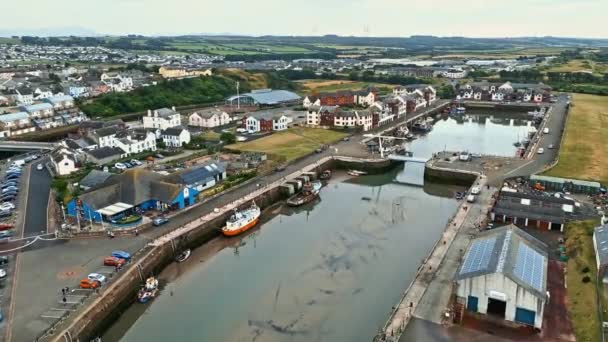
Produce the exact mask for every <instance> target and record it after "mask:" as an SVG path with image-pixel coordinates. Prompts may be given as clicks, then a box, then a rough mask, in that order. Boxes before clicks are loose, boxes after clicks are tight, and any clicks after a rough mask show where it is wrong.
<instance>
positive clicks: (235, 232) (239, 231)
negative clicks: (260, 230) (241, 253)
mask: <svg viewBox="0 0 608 342" xmlns="http://www.w3.org/2000/svg"><path fill="white" fill-rule="evenodd" d="M259 220H260V218H259V217H257V218H256V219H255V220H253V221H251V222H249V223H248V224H246V225H244V226H242V227H241V228H239V229H232V230H227V229H222V233H224V235H226V236H235V235H239V234H242V233H244V232H246V231H247V230H249V229H251V228H253V227H254V226H255V225H256V224H258V221H259Z"/></svg>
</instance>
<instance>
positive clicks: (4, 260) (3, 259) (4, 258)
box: [0, 255, 8, 265]
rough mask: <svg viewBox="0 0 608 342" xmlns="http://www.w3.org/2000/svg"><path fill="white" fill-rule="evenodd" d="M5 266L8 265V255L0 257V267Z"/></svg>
mask: <svg viewBox="0 0 608 342" xmlns="http://www.w3.org/2000/svg"><path fill="white" fill-rule="evenodd" d="M7 264H8V255H3V256H0V265H7Z"/></svg>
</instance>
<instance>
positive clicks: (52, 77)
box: [49, 72, 61, 84]
mask: <svg viewBox="0 0 608 342" xmlns="http://www.w3.org/2000/svg"><path fill="white" fill-rule="evenodd" d="M49 79H50V80H51V81H52V82H53V83H55V84H57V83H61V78H59V76H57V74H55V73H52V72H51V73H49Z"/></svg>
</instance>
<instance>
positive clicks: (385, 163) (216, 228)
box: [38, 157, 398, 342]
mask: <svg viewBox="0 0 608 342" xmlns="http://www.w3.org/2000/svg"><path fill="white" fill-rule="evenodd" d="M396 164H398V163H395V162H392V161H389V160H368V159H357V158H351V157H327V158H324V159H322V160H320V161H319V162H317V163H315V164H312V165H309V166H308V167H307V168H304V169H303V170H309V169H311V168H312V169H313V170H315V172H319V173H320V172H322V171H324V170H327V169H333V168H337V169H351V168H352V169H357V170H361V171H366V172H368V173H370V174H374V173H382V172H385V171H387V170H389V169H390V168H392V167H394V166H395V165H396ZM296 178H297V177H296ZM285 198H286V194H284V193H283V192H281V188H280V187H279V186H277V187H272V188H269V189H268V190H266V191H264V192H263V193H262V194H261V195H259V196H257V197H255V198H254V200H255V202H256V204H258V205H259V206H260V208H261V209H262V210H264V209H267V208H268V207H270V206H272V205H274V204H276V203H278V202H280V201H282V200H284V199H285ZM248 205H249V203H246V204H242V205H241V207H244V206H248ZM231 214H232V211H226V212H224V213H222V214H220V215H218V216H217V217H215V218H214V219H211V220H208V221H205V222H201V224H200V225H199V226H197V227H196V228H195V229H192V230H189V231H188V232H186V233H184V234H181V235H179V236H178V237H176V238H174V239H172V240H170V241H169V242H168V243H164V244H162V245H159V246H152V245H148V246H146V247H145V248H143V249H141V250H139V251H138V252H137V253H135V254H134V255H133V261H132V262H131V264H129V265H128V266H126V267H125V268H124V269H123V270H122V271H121V272H119V273H118V274H117V275H116V276H115V277H119V279H116V280H115V281H113V282H110V284H109V285H108V286H107V287H105V288H102V289H101V290H100V292H99V294H98V295H93V296H90V297H89V298H88V299H87V300H86V301H85V303H84V304H83V305H82V307H81V308H82V309H81V310H82V311H80V310H79V311H78V312H74V315H73V316H76V317H78V318H77V319H76V320H70V318H67V319H66V320H65V321H64V322H61V323H59V324H58V325H56V326H54V327H53V328H52V329H51V330H50V331H48V332H47V334H46V335H44V336H42V337H40V338H39V339H38V341H57V342H59V341H65V340H70V341H71V340H74V341H76V340H81V341H87V340H89V339H92V338H95V337H97V336H100V335H101V334H102V333H103V331H105V330H106V329H107V328H108V327H109V326H111V325H112V323H114V322H115V321H116V320H117V319H119V318H120V315H121V314H122V313H123V312H124V311H125V310H126V309H127V308H128V307H129V306H130V305H132V304H133V303H134V301H135V299H136V296H137V291H138V290H139V289H140V288H141V286H142V284H143V283H144V282H145V279H146V278H147V277H149V276H151V275H155V274H159V273H160V272H161V271H162V270H163V269H164V268H165V267H166V266H167V265H169V264H170V263H172V262H174V260H175V256H176V255H177V254H179V253H180V252H181V251H183V250H184V249H187V248H196V247H199V246H201V245H203V244H205V243H207V242H208V241H210V240H211V239H213V238H215V237H218V236H219V235H220V234H221V232H220V229H221V227H223V226H224V225H225V222H226V220H227V219H228V217H229V216H230V215H231Z"/></svg>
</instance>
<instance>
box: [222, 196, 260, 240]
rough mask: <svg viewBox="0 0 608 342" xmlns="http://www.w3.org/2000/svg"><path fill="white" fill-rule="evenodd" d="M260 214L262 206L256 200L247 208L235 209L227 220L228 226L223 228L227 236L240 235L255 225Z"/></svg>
mask: <svg viewBox="0 0 608 342" xmlns="http://www.w3.org/2000/svg"><path fill="white" fill-rule="evenodd" d="M260 214H261V211H260V207H258V206H257V205H256V204H255V202H253V203H252V204H251V207H249V208H247V209H245V210H235V211H234V214H232V216H230V218H229V219H228V221H226V226H225V227H224V228H222V232H223V233H224V235H226V236H235V235H239V234H241V233H243V232H245V231H246V230H248V229H250V228H252V227H253V226H255V225H256V224H257V223H258V221H259V219H260Z"/></svg>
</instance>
